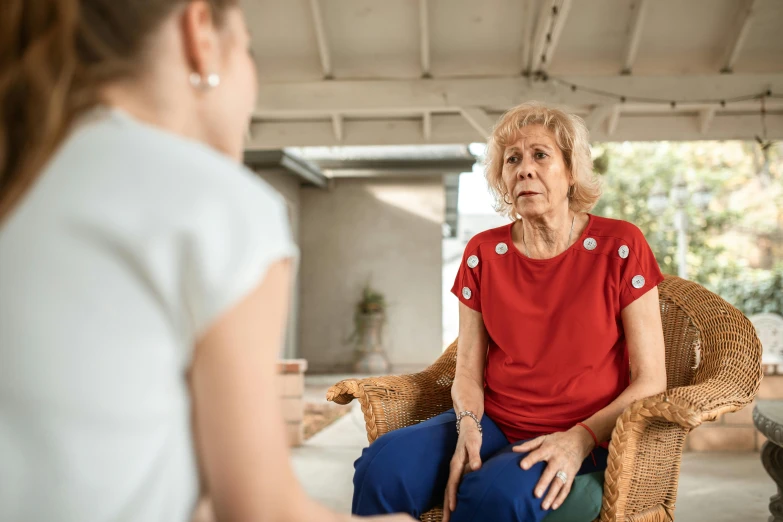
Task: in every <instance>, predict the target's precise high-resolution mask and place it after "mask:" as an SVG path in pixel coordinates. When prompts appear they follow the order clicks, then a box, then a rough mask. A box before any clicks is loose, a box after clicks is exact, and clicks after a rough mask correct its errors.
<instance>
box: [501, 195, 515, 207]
mask: <svg viewBox="0 0 783 522" xmlns="http://www.w3.org/2000/svg"><path fill="white" fill-rule="evenodd" d="M506 196H508V192H506V193H505V194H503V203H505V204H506V205H513V203H511V202H510V201H506Z"/></svg>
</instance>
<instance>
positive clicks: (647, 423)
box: [600, 383, 743, 522]
mask: <svg viewBox="0 0 783 522" xmlns="http://www.w3.org/2000/svg"><path fill="white" fill-rule="evenodd" d="M711 389H712V388H711V386H710V385H709V384H708V383H705V384H703V385H694V386H684V387H679V388H673V389H671V390H668V391H666V392H664V393H660V394H658V395H654V396H652V397H648V398H646V399H642V400H639V401H636V402H635V403H633V404H632V405H631V406H629V407H628V408H627V409H626V410H625V411H624V412H623V414H622V415H621V416H620V417H619V418H618V419H617V424H616V425H615V428H614V431H613V432H612V440H611V443H610V445H609V457H608V459H607V467H606V474H605V478H604V497H603V503H602V508H601V515H600V520H601V522H608V521H625V520H634V521H642V520H649V521H651V522H652V521H659V520H673V519H674V505H675V501H676V495H677V481H678V477H679V474H680V461H681V458H682V451H683V447H684V445H685V437H686V436H687V434H688V433H689V432H690V431H691V430H692V429H693V428H695V427H697V426H699V425H700V424H701V423H702V422H705V421H711V420H715V419H716V418H717V417H718V416H719V415H720V414H722V413H725V412H728V411H736V410H737V409H739V408H741V407H742V406H743V404H742V402H743V401H741V400H739V401H737V402H735V403H733V404H724V405H723V407H722V408H721V410H722V411H716V410H707V411H704V410H700V409H699V408H698V407H697V406H696V405H695V404H694V403H693V402H692V401H689V400H688V399H687V398H686V397H693V396H703V397H705V398H708V397H709V394H710V390H711Z"/></svg>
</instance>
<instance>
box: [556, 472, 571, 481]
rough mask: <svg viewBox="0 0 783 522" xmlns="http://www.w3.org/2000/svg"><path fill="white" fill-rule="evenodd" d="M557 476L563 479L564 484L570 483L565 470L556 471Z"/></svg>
mask: <svg viewBox="0 0 783 522" xmlns="http://www.w3.org/2000/svg"><path fill="white" fill-rule="evenodd" d="M555 476H556V477H557V478H559V479H560V480H562V481H563V484H568V475H566V472H565V471H558V472H557V473H555Z"/></svg>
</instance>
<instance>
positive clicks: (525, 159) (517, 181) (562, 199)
mask: <svg viewBox="0 0 783 522" xmlns="http://www.w3.org/2000/svg"><path fill="white" fill-rule="evenodd" d="M502 179H503V186H504V187H505V189H506V192H507V195H506V198H505V199H506V201H507V202H508V201H511V203H512V204H513V206H514V210H515V212H516V213H517V214H519V215H520V216H522V218H523V219H532V218H535V217H539V216H543V215H546V214H548V213H551V212H552V211H554V210H560V209H562V208H564V206H565V207H566V208H567V206H568V189H569V185H570V184H571V181H570V180H571V173H570V172H569V171H568V168H567V167H566V165H565V160H564V159H563V152H562V151H561V150H560V147H558V146H557V142H556V141H555V136H554V134H552V132H550V131H549V129H547V128H546V127H544V126H543V125H527V126H525V127H522V128H521V129H520V130H519V135H518V139H517V140H516V141H515V142H513V143H510V144H509V145H508V146H507V147H506V148H505V150H504V152H503V173H502Z"/></svg>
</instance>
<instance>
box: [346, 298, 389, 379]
mask: <svg viewBox="0 0 783 522" xmlns="http://www.w3.org/2000/svg"><path fill="white" fill-rule="evenodd" d="M385 323H386V298H385V297H384V295H383V294H382V293H380V292H379V291H377V290H375V289H373V288H372V287H371V286H370V284H369V283H367V284H366V285H365V286H364V290H362V297H361V299H360V300H359V301H358V302H357V303H356V307H355V309H354V315H353V324H354V331H353V334H351V337H350V339H349V341H353V342H354V343H355V345H354V346H355V347H356V360H355V362H354V371H355V372H357V373H364V374H384V373H388V371H389V360H388V359H387V358H386V353H385V352H384V350H383V344H382V340H381V336H382V333H383V326H384V324H385Z"/></svg>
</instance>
